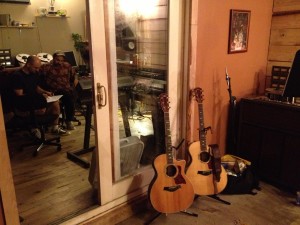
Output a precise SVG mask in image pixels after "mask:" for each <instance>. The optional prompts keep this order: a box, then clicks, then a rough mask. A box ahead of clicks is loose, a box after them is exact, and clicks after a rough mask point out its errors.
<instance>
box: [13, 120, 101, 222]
mask: <svg viewBox="0 0 300 225" xmlns="http://www.w3.org/2000/svg"><path fill="white" fill-rule="evenodd" d="M79 118H80V120H81V123H82V124H81V125H80V126H77V127H76V128H77V129H76V130H74V131H72V133H71V135H69V136H62V137H61V143H62V150H61V151H57V150H56V147H52V146H47V147H44V148H43V149H42V150H41V151H40V152H39V154H38V155H37V156H36V157H33V156H32V153H33V151H34V148H26V149H24V150H23V151H21V152H20V151H18V150H17V149H18V147H19V146H20V144H22V143H24V141H25V140H28V139H29V137H28V133H27V132H25V133H24V132H16V133H14V134H13V135H9V136H8V145H9V148H10V151H11V153H12V154H11V164H12V171H13V178H14V183H15V189H16V195H17V202H18V210H19V215H20V216H21V217H22V218H23V219H24V220H23V222H22V224H23V225H43V224H59V223H60V222H62V221H63V220H64V219H67V218H69V217H72V216H74V215H76V214H78V213H82V212H84V211H85V210H87V209H89V208H91V207H95V206H97V196H96V194H95V192H94V191H93V189H92V187H91V185H90V183H89V181H88V173H89V170H88V169H85V168H83V167H81V166H79V165H77V164H75V163H74V162H72V161H70V160H69V159H68V158H67V154H66V153H67V151H74V150H80V149H82V148H83V138H84V136H83V133H84V124H85V120H84V117H79ZM94 138H95V137H94V132H93V131H91V141H90V146H93V145H94V143H95V141H94ZM83 157H85V158H86V159H89V158H90V157H91V153H87V154H85V155H83Z"/></svg>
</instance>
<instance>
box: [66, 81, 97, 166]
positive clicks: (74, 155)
mask: <svg viewBox="0 0 300 225" xmlns="http://www.w3.org/2000/svg"><path fill="white" fill-rule="evenodd" d="M84 83H85V86H79V87H78V90H77V91H78V95H79V96H78V97H79V101H80V104H82V105H86V112H85V127H84V141H83V149H80V150H77V151H72V152H71V151H70V152H67V158H68V159H70V160H71V161H73V162H75V163H78V164H79V165H81V166H82V167H84V168H89V167H90V162H88V161H86V160H85V159H83V158H81V157H80V155H82V154H85V153H88V152H91V151H93V150H94V149H95V146H92V147H90V134H91V128H92V125H91V124H92V114H93V101H92V79H91V78H89V79H88V78H84ZM88 84H90V85H88ZM79 85H80V81H79Z"/></svg>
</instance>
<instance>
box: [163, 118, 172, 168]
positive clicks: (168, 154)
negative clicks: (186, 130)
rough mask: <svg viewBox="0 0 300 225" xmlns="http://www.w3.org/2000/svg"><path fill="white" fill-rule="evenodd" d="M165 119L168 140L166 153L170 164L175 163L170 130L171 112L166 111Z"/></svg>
mask: <svg viewBox="0 0 300 225" xmlns="http://www.w3.org/2000/svg"><path fill="white" fill-rule="evenodd" d="M164 119H165V142H166V155H167V162H168V164H173V151H172V141H171V132H170V118H169V112H164Z"/></svg>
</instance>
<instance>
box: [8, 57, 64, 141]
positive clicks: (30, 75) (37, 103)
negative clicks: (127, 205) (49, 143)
mask: <svg viewBox="0 0 300 225" xmlns="http://www.w3.org/2000/svg"><path fill="white" fill-rule="evenodd" d="M40 67H41V61H40V59H39V58H38V57H36V56H29V57H28V59H27V62H26V64H25V65H24V66H23V67H22V68H20V69H18V70H16V71H15V72H13V74H12V87H13V90H14V93H15V99H14V104H15V108H16V113H19V114H20V115H22V114H24V113H25V114H27V115H28V113H30V112H31V113H34V114H36V115H43V114H45V113H46V114H50V115H54V116H55V118H56V119H55V120H54V121H53V125H52V128H51V131H52V133H55V134H67V132H66V131H65V130H63V129H61V128H60V127H59V126H58V119H59V118H58V117H59V114H60V107H59V102H58V101H56V102H52V103H47V97H48V96H51V95H53V93H51V92H49V91H46V90H44V89H42V88H41V87H40V86H39V69H40ZM33 132H34V133H35V136H36V137H38V138H39V135H40V134H39V131H38V129H34V130H33Z"/></svg>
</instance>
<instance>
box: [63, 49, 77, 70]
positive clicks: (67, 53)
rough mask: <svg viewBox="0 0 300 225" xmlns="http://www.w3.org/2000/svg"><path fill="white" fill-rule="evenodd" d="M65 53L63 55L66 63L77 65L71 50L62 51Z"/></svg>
mask: <svg viewBox="0 0 300 225" xmlns="http://www.w3.org/2000/svg"><path fill="white" fill-rule="evenodd" d="M64 53H65V57H66V60H67V62H68V63H70V64H71V66H73V67H77V66H78V65H77V61H76V57H75V54H74V52H73V51H64Z"/></svg>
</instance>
